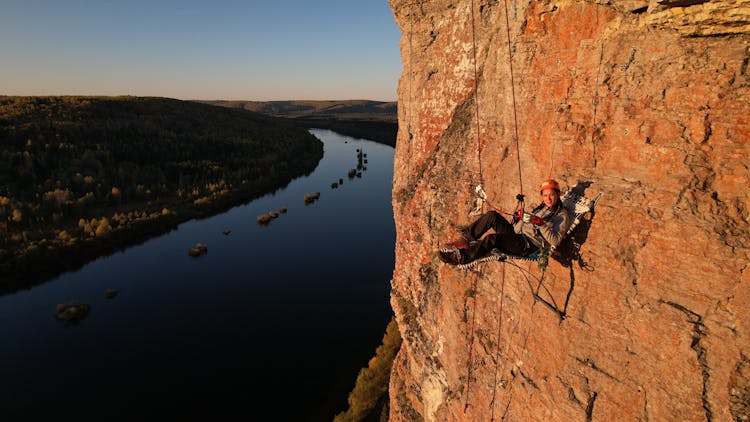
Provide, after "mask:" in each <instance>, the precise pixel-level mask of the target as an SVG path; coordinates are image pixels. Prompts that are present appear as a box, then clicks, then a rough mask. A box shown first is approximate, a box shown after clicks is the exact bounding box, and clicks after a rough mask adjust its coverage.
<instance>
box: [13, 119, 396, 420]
mask: <svg viewBox="0 0 750 422" xmlns="http://www.w3.org/2000/svg"><path fill="white" fill-rule="evenodd" d="M311 132H312V133H313V134H314V135H315V136H317V137H318V138H319V139H321V140H322V141H323V143H324V151H325V152H324V156H323V159H322V160H321V161H320V163H319V165H318V167H317V168H316V169H315V170H314V171H313V172H312V173H311V174H310V175H309V176H305V177H301V178H298V179H296V180H293V181H292V182H291V183H289V185H288V186H287V187H285V188H283V189H281V190H279V191H277V192H275V193H273V194H269V195H266V196H263V197H261V198H258V199H256V200H253V201H251V202H249V203H247V204H245V205H241V206H237V207H235V208H232V209H230V210H229V211H227V212H225V213H223V214H220V215H216V216H213V217H210V218H207V219H202V220H193V221H189V222H186V223H183V224H181V225H180V226H179V227H178V229H177V230H174V231H172V232H170V233H168V234H165V235H163V236H160V237H157V238H153V239H151V240H149V241H147V242H145V243H142V244H140V245H138V246H134V247H131V248H129V249H126V250H125V251H123V252H120V253H117V254H114V255H111V256H108V257H104V258H101V259H99V260H96V261H93V262H91V263H89V264H88V265H86V266H84V267H83V268H81V269H80V270H78V271H75V272H69V273H65V274H62V275H61V276H59V277H56V278H55V279H53V280H50V281H49V282H46V283H44V284H40V285H38V286H36V287H34V288H32V289H30V290H24V291H19V292H16V293H13V294H9V295H6V296H3V297H0V414H2V415H3V416H2V420H6V421H13V420H36V419H48V420H49V419H50V418H52V417H54V418H59V417H73V418H75V419H80V418H82V419H84V420H91V419H96V420H116V419H132V418H139V419H140V418H147V417H150V416H155V415H164V416H167V417H168V418H169V419H170V420H175V419H188V420H192V419H196V418H198V417H201V418H202V417H209V418H211V420H214V419H218V420H226V419H228V418H229V417H230V415H231V419H232V420H295V421H318V420H320V421H330V420H331V419H332V417H333V415H334V414H335V413H337V412H339V411H342V410H344V408H345V406H346V394H347V392H348V391H349V390H350V389H351V388H352V386H353V385H354V381H355V378H356V375H357V372H358V370H359V369H360V368H361V367H362V366H365V365H366V364H367V361H368V359H369V358H370V357H372V356H373V355H374V350H375V347H376V346H377V345H378V344H379V343H380V340H381V338H382V335H383V333H384V330H385V326H386V324H387V323H388V321H389V320H390V316H391V310H390V305H389V292H390V279H391V276H392V272H393V265H394V242H395V230H394V224H393V212H392V207H391V186H392V178H393V153H394V150H393V148H391V147H389V146H385V145H382V144H378V143H375V142H371V141H367V140H362V139H353V138H350V137H346V136H342V135H339V134H337V133H335V132H331V131H328V130H319V129H313V130H311ZM357 149H361V150H362V151H363V152H364V153H365V154H367V158H366V160H367V161H368V162H367V164H365V166H366V168H367V170H366V171H364V172H363V174H362V177H361V178H356V177H355V178H354V179H349V178H348V177H347V172H348V171H349V169H351V168H354V167H356V165H357ZM339 179H343V181H344V183H343V185H341V186H340V187H338V188H337V189H333V188H331V183H333V182H336V181H338V180H339ZM313 192H320V193H321V194H320V198H319V200H318V201H316V202H315V203H313V204H310V205H305V204H304V201H303V196H304V195H305V194H307V193H313ZM281 207H286V208H288V212H286V213H285V214H281V215H280V217H279V218H277V219H275V220H273V221H272V222H271V223H270V224H269V225H268V226H261V225H259V224H258V223H257V221H256V218H257V216H258V215H259V214H262V213H266V212H268V211H270V210H278V209H279V208H281ZM225 230H231V232H230V233H229V234H228V235H225V234H224V233H223V232H224V231H225ZM198 242H200V243H204V244H206V245H207V247H208V253H207V254H205V255H203V256H200V257H197V258H194V257H190V256H188V254H187V250H188V248H190V247H192V246H194V245H195V244H196V243H198ZM107 289H116V290H117V291H118V292H119V294H118V295H117V296H116V297H114V298H111V299H108V298H106V297H105V294H104V292H105V291H106V290H107ZM71 301H77V302H82V303H86V304H89V305H90V306H91V311H90V313H89V314H88V316H87V317H86V318H84V319H83V320H81V321H80V322H78V323H75V324H71V323H66V322H63V321H61V320H57V319H56V317H55V306H56V305H57V304H58V303H66V302H71Z"/></svg>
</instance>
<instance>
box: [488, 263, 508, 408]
mask: <svg viewBox="0 0 750 422" xmlns="http://www.w3.org/2000/svg"><path fill="white" fill-rule="evenodd" d="M502 279H503V281H502V284H501V285H500V310H499V311H498V313H497V314H498V317H497V349H496V351H495V381H494V382H493V387H492V400H491V401H490V408H491V409H492V411H491V418H490V421H492V422H494V421H495V397H496V396H497V374H498V372H497V368H498V366H499V364H500V350H501V347H500V345H501V342H500V341H501V339H502V331H503V302H504V299H505V262H503V271H502Z"/></svg>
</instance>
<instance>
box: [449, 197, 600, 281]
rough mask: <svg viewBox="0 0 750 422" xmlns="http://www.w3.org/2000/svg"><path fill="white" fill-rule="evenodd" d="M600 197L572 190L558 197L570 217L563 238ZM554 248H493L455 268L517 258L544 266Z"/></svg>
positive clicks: (466, 267) (471, 266)
mask: <svg viewBox="0 0 750 422" xmlns="http://www.w3.org/2000/svg"><path fill="white" fill-rule="evenodd" d="M601 197H602V194H601V192H600V193H599V194H597V195H596V196H595V197H594V199H589V198H586V197H585V196H583V195H579V194H577V193H573V191H570V190H569V191H567V192H565V194H564V195H563V196H562V197H561V198H560V200H561V201H562V203H563V206H564V207H565V209H566V210H567V211H568V214H569V215H570V216H571V218H572V222H571V224H570V228H568V231H567V232H565V235H564V236H563V240H564V239H565V238H567V237H568V236H569V235H570V233H572V232H573V230H575V228H576V226H578V223H580V222H581V218H582V217H583V215H584V214H586V213H588V212H591V211H592V210H593V209H594V207H595V206H596V203H597V202H599V199H600V198H601ZM554 250H555V247H554V246H551V245H548V246H547V247H544V248H538V249H536V250H535V251H533V252H531V253H529V254H527V255H513V254H510V253H506V252H503V251H500V250H499V249H497V248H495V249H492V251H490V253H489V254H488V255H487V256H484V257H482V258H479V259H475V260H474V261H471V262H467V263H466V264H459V265H456V268H460V269H470V268H473V267H475V266H477V265H479V264H481V263H483V262H490V261H505V260H508V259H510V260H517V261H530V262H540V261H545V262H544V264H545V266H546V260H547V259H548V258H549V256H550V255H551V254H552V252H553V251H554Z"/></svg>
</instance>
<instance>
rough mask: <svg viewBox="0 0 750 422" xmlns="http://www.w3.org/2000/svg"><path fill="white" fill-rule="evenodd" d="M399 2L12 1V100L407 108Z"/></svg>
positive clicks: (1, 6) (3, 31) (8, 46)
mask: <svg viewBox="0 0 750 422" xmlns="http://www.w3.org/2000/svg"><path fill="white" fill-rule="evenodd" d="M399 37H400V33H399V30H398V27H397V26H396V24H395V22H394V20H393V15H392V13H391V10H390V9H389V7H388V2H387V0H308V1H304V0H245V1H228V0H223V1H221V0H220V1H192V0H191V1H162V0H147V1H142V0H130V1H109V0H96V1H88V0H16V1H9V0H0V95H136V96H163V97H172V98H180V99H228V100H231V99H235V100H290V99H297V100H301V99H312V100H322V99H338V100H341V99H373V100H386V101H392V100H395V99H396V84H397V81H398V77H399V73H400V71H401V60H400V57H399V48H398V47H399Z"/></svg>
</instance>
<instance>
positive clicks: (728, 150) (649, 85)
mask: <svg viewBox="0 0 750 422" xmlns="http://www.w3.org/2000/svg"><path fill="white" fill-rule="evenodd" d="M390 5H391V8H392V10H393V12H394V16H395V18H396V21H397V23H398V25H399V27H400V29H401V33H402V39H401V56H402V61H403V73H402V75H401V79H400V83H399V88H398V95H399V107H398V110H399V128H400V130H399V135H398V145H397V148H396V157H395V164H394V165H395V175H394V188H393V206H394V213H395V221H396V230H397V242H396V269H395V272H394V278H393V290H392V296H391V303H392V306H393V309H394V310H395V312H396V315H397V319H398V322H399V327H400V331H401V333H402V336H403V340H404V342H403V347H402V348H401V351H400V352H399V354H398V356H397V358H396V362H395V364H394V369H393V373H392V378H391V385H390V395H391V420H394V421H415V420H427V421H456V420H460V421H489V420H491V419H492V418H493V417H494V418H495V419H496V420H500V419H501V418H505V420H512V421H529V420H587V419H589V420H707V419H709V420H742V417H744V416H747V415H748V413H750V404H749V403H748V397H750V380H749V379H748V375H750V358H749V357H750V271H748V270H747V269H748V262H749V261H750V260H749V258H750V254H749V247H750V230H749V229H748V227H749V226H748V210H749V209H750V196H749V195H748V192H749V188H750V176H749V175H750V169H749V168H748V167H749V166H750V106H749V104H750V74H749V73H748V61H749V57H750V50H749V48H750V35H749V34H750V27H749V26H748V22H750V18H749V16H750V1H745V0H737V1H728V0H727V1H718V0H717V1H696V0H692V1H650V2H649V1H622V2H620V1H617V2H616V1H611V2H610V1H572V0H571V1H512V0H509V1H508V8H509V15H508V18H509V19H508V20H509V23H510V41H511V45H510V50H511V52H512V55H513V56H512V57H513V59H512V65H513V80H514V81H515V96H516V107H517V118H518V135H519V142H518V149H517V147H516V143H515V142H514V113H513V96H512V92H513V91H512V87H513V85H512V84H511V80H512V79H511V74H510V68H509V57H508V36H507V32H506V31H507V30H506V13H505V4H504V2H503V1H487V0H481V1H480V0H475V2H474V4H473V19H472V3H471V2H470V1H468V0H462V1H446V0H431V1H430V0H427V1H409V0H404V1H401V0H390ZM472 22H473V28H472ZM474 39H475V40H476V50H475V49H474ZM475 57H476V60H475ZM475 64H476V70H475V67H474V65H475ZM475 75H476V76H477V77H478V84H477V79H476V78H475ZM477 112H478V114H477ZM477 122H478V124H479V127H478V129H477ZM519 159H520V167H521V174H520V175H519V169H518V163H519ZM550 175H551V176H553V177H555V178H557V179H558V180H559V181H560V182H561V184H562V185H563V186H564V187H565V188H574V187H576V188H577V189H578V190H579V191H584V193H585V194H586V195H587V196H590V197H591V196H594V195H596V194H597V193H600V192H602V193H603V197H602V199H601V201H600V202H599V204H598V205H597V207H596V210H595V213H594V214H593V217H592V218H591V220H590V221H587V222H584V223H582V225H581V226H580V227H579V229H580V230H579V233H578V234H577V239H578V240H579V241H580V242H582V246H581V248H580V251H579V253H580V258H581V259H577V258H578V256H577V255H576V254H575V249H573V252H569V254H568V256H567V257H563V258H561V259H560V260H559V261H558V260H550V264H549V268H548V270H547V272H546V277H545V279H544V283H543V285H542V287H541V288H540V290H539V296H540V297H541V298H543V299H545V301H546V302H548V303H549V304H550V306H547V305H546V304H545V303H543V302H539V301H537V302H536V303H535V301H534V297H533V290H535V289H536V286H537V278H538V277H539V276H540V274H541V273H540V271H539V269H538V268H537V267H536V265H534V264H528V263H520V264H519V266H520V268H517V267H514V266H512V265H510V264H506V266H505V284H504V292H503V290H502V288H503V283H502V280H503V265H502V264H500V263H489V264H483V265H482V266H481V267H480V272H471V271H461V270H456V269H454V268H451V267H448V266H446V265H444V264H442V263H441V262H440V261H439V260H438V258H437V256H436V254H435V251H436V249H437V248H438V247H440V246H441V245H442V244H443V243H445V242H447V241H450V240H452V239H453V238H455V236H456V232H455V230H454V228H453V225H454V224H466V223H467V222H468V221H469V217H468V216H467V213H468V211H469V210H470V209H471V208H472V205H473V198H472V197H471V190H472V187H473V186H474V185H476V184H478V183H479V182H480V181H483V182H484V187H485V190H486V191H487V193H488V195H489V197H490V199H491V200H492V201H493V203H494V205H496V206H498V207H500V208H503V209H505V210H512V209H513V208H514V206H515V200H514V197H515V195H516V194H517V193H519V192H521V191H523V193H525V194H526V195H527V198H529V201H528V204H527V205H529V206H533V205H534V204H535V203H536V201H537V200H538V198H537V193H536V191H535V187H536V186H537V184H538V183H539V181H540V180H542V179H544V178H546V177H547V176H550ZM519 176H520V177H519ZM560 261H562V262H560ZM525 272H530V273H531V274H530V275H529V274H526V275H524V273H525ZM474 286H475V287H474ZM501 292H502V293H501ZM501 298H502V299H501ZM501 305H502V313H500V307H501ZM558 311H559V312H558ZM562 314H564V316H565V318H564V319H563V318H561V317H560V315H562ZM500 321H502V324H501V325H500ZM499 325H500V326H499ZM472 327H473V329H472ZM498 330H499V334H500V335H499V336H498ZM467 405H468V406H467Z"/></svg>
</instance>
